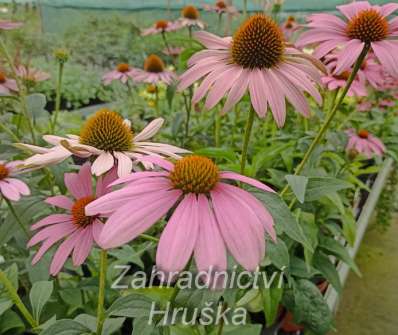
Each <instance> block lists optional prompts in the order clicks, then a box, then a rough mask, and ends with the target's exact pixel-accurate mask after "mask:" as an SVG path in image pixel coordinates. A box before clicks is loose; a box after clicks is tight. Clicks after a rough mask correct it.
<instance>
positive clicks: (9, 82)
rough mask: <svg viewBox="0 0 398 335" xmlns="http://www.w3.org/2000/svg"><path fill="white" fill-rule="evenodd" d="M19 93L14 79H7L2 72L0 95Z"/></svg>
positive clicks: (0, 75)
mask: <svg viewBox="0 0 398 335" xmlns="http://www.w3.org/2000/svg"><path fill="white" fill-rule="evenodd" d="M12 92H18V85H17V82H16V81H15V80H14V79H10V78H7V76H6V75H5V73H4V72H1V71H0V94H6V95H8V94H11V93H12Z"/></svg>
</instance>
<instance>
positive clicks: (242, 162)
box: [240, 106, 255, 174]
mask: <svg viewBox="0 0 398 335" xmlns="http://www.w3.org/2000/svg"><path fill="white" fill-rule="evenodd" d="M254 114H255V111H254V108H253V106H250V111H249V117H248V118H247V121H246V128H245V135H244V138H243V147H242V156H241V160H240V173H241V174H244V172H245V167H246V160H247V150H248V148H249V142H250V136H251V133H252V128H253V123H254Z"/></svg>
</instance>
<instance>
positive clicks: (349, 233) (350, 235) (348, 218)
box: [342, 211, 357, 246]
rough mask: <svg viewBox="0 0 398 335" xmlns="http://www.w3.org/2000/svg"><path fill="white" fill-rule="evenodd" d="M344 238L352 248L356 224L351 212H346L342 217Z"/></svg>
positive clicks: (355, 234)
mask: <svg viewBox="0 0 398 335" xmlns="http://www.w3.org/2000/svg"><path fill="white" fill-rule="evenodd" d="M342 221H343V234H344V238H345V239H346V241H347V242H348V244H349V245H350V246H354V243H355V239H356V236H357V223H356V221H355V218H354V215H353V214H352V212H351V211H346V213H345V214H344V215H343V216H342Z"/></svg>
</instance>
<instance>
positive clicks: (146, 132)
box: [134, 117, 164, 142]
mask: <svg viewBox="0 0 398 335" xmlns="http://www.w3.org/2000/svg"><path fill="white" fill-rule="evenodd" d="M163 123H164V119H162V118H161V117H159V118H157V119H155V120H153V121H151V122H150V123H149V124H148V125H147V126H146V127H145V128H144V129H143V130H141V132H140V133H138V134H137V135H136V136H134V142H140V141H146V140H148V139H150V138H152V137H153V136H155V135H156V134H157V133H158V131H159V129H160V128H161V127H162V125H163Z"/></svg>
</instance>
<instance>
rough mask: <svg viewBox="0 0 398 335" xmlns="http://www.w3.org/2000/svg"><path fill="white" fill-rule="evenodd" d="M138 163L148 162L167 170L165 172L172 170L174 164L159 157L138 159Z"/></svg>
mask: <svg viewBox="0 0 398 335" xmlns="http://www.w3.org/2000/svg"><path fill="white" fill-rule="evenodd" d="M140 161H144V162H150V163H153V164H155V165H158V166H160V167H161V168H163V169H165V170H167V171H171V170H173V168H174V164H173V163H171V162H169V161H167V160H165V159H163V158H160V157H156V156H144V157H142V158H141V159H140Z"/></svg>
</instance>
